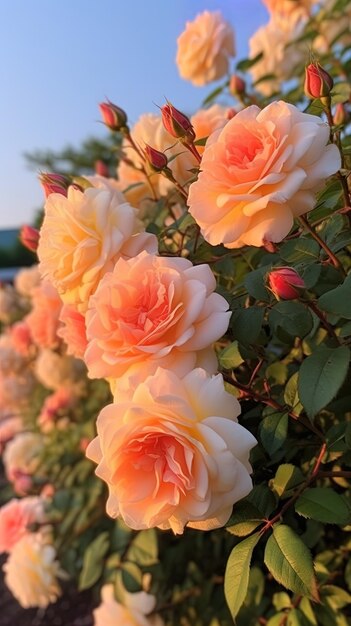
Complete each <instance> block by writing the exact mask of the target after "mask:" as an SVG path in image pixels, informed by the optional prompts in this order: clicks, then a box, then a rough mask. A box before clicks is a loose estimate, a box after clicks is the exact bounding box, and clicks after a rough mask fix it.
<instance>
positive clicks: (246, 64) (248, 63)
mask: <svg viewBox="0 0 351 626" xmlns="http://www.w3.org/2000/svg"><path fill="white" fill-rule="evenodd" d="M262 57H263V52H260V53H259V54H257V55H256V56H255V57H253V59H242V61H239V63H237V64H236V69H237V70H239V71H240V72H246V70H248V69H249V68H250V67H252V66H253V65H255V63H258V61H260V60H261V59H262Z"/></svg>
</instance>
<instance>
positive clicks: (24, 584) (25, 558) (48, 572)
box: [3, 533, 61, 609]
mask: <svg viewBox="0 0 351 626" xmlns="http://www.w3.org/2000/svg"><path fill="white" fill-rule="evenodd" d="M3 570H4V572H5V583H6V585H7V586H8V588H9V589H10V591H11V593H13V595H14V596H15V598H16V600H17V601H18V602H19V603H20V605H21V606H23V607H24V608H25V609H27V608H29V607H40V608H45V607H47V606H48V604H50V603H51V602H56V600H57V598H58V596H59V595H61V591H60V587H59V584H58V582H57V576H58V575H59V574H60V566H59V563H58V562H57V561H56V551H55V548H54V547H53V546H52V545H51V544H50V543H48V540H47V538H46V537H44V535H43V534H42V533H35V534H33V533H28V534H26V535H24V536H23V537H22V538H21V539H20V540H19V541H17V542H16V544H15V545H14V546H13V549H12V551H11V553H10V556H9V558H8V559H7V561H6V563H5V565H4V566H3Z"/></svg>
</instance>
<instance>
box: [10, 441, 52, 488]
mask: <svg viewBox="0 0 351 626" xmlns="http://www.w3.org/2000/svg"><path fill="white" fill-rule="evenodd" d="M42 449H43V439H42V436H41V435H39V434H37V433H30V432H23V433H18V434H17V435H16V436H15V437H14V438H13V439H12V440H11V441H10V442H9V443H8V444H7V446H6V448H5V452H4V454H3V462H4V467H5V473H6V476H7V478H8V480H9V481H14V480H16V477H17V475H18V474H19V473H22V474H28V475H32V474H34V472H35V471H36V469H37V468H38V465H39V455H40V453H41V452H42Z"/></svg>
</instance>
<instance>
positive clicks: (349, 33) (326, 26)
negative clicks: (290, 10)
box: [313, 0, 351, 54]
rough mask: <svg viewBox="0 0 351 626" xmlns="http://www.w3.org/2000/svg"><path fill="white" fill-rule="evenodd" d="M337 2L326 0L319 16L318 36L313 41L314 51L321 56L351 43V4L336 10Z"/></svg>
mask: <svg viewBox="0 0 351 626" xmlns="http://www.w3.org/2000/svg"><path fill="white" fill-rule="evenodd" d="M334 6H335V1H334V0H326V1H325V2H324V3H323V11H320V12H319V14H318V18H319V19H318V35H317V37H316V38H315V39H314V41H313V50H316V51H317V52H318V53H319V54H330V49H331V48H334V47H336V48H337V49H338V48H340V46H342V47H343V48H346V47H348V46H349V45H350V43H351V29H350V24H351V6H350V3H348V4H346V5H344V6H342V7H340V6H339V9H338V10H337V11H335V10H334Z"/></svg>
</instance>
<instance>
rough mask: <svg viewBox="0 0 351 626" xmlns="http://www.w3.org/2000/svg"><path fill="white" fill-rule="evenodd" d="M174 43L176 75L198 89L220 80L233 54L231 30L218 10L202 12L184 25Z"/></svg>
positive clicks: (232, 34)
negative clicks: (176, 47) (175, 43)
mask: <svg viewBox="0 0 351 626" xmlns="http://www.w3.org/2000/svg"><path fill="white" fill-rule="evenodd" d="M177 44H178V49H177V56H176V63H177V66H178V70H179V73H180V75H181V77H182V78H185V79H186V80H190V81H191V82H192V83H193V84H194V85H197V86H201V85H205V84H206V83H210V82H211V81H213V80H217V79H218V78H222V76H224V74H226V72H227V71H228V65H229V57H231V56H234V55H235V47H234V33H233V30H232V28H231V26H230V25H229V24H228V22H226V21H225V20H224V19H223V17H222V15H221V13H220V11H212V12H211V11H204V12H203V13H200V14H199V15H197V17H196V18H195V20H194V21H192V22H187V23H186V27H185V31H184V32H183V33H182V34H181V35H180V36H179V37H178V39H177Z"/></svg>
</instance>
